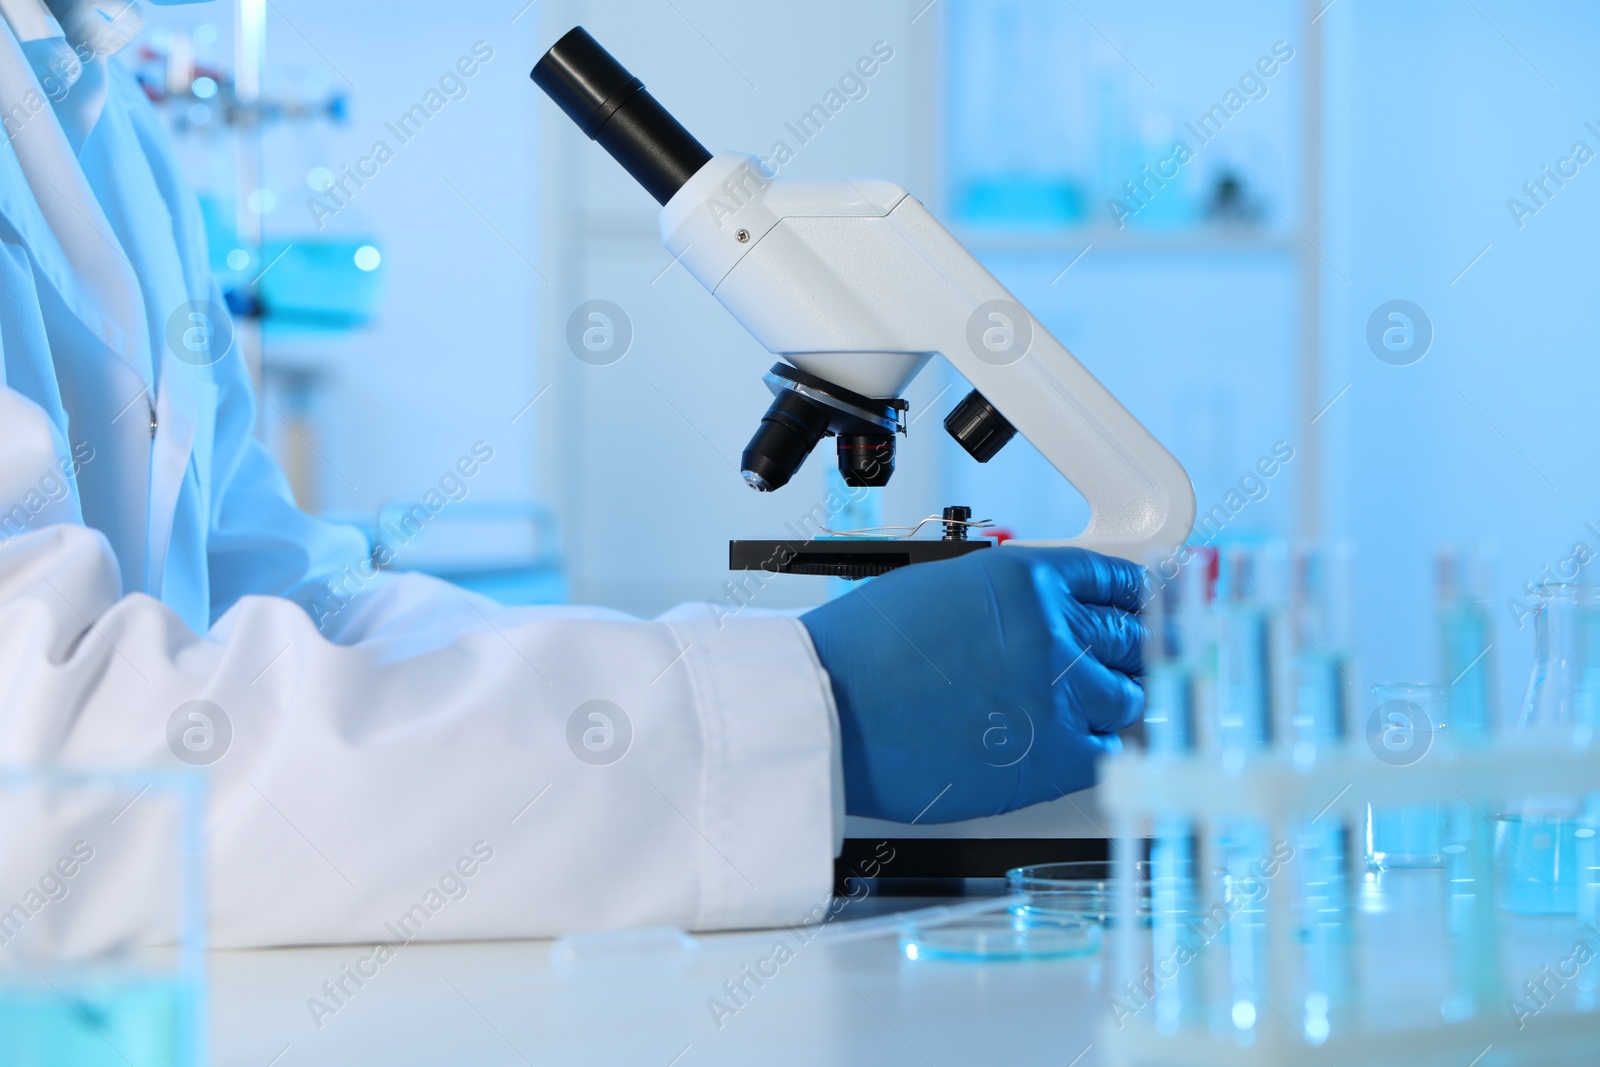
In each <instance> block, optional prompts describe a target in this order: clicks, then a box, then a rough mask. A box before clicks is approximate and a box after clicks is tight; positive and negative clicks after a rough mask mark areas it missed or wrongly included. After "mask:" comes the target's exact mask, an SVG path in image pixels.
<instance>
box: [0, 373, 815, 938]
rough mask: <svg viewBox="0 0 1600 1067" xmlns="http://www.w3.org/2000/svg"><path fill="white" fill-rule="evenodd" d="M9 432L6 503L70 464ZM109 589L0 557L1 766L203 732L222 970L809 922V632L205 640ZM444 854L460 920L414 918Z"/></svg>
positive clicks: (393, 594)
mask: <svg viewBox="0 0 1600 1067" xmlns="http://www.w3.org/2000/svg"><path fill="white" fill-rule="evenodd" d="M0 407H3V409H4V410H0V456H3V457H4V459H3V461H0V499H10V498H12V497H13V496H15V495H17V494H19V493H21V492H24V491H26V489H27V487H28V486H29V485H31V484H33V483H34V482H35V481H36V480H37V479H38V478H39V477H40V471H41V470H48V469H49V468H50V466H51V465H52V464H54V463H56V462H58V460H57V457H56V455H55V449H54V448H53V446H52V445H51V443H50V435H49V430H48V425H47V422H46V420H45V418H44V416H43V414H42V413H41V412H40V411H39V410H38V409H37V408H35V407H34V406H33V405H32V404H31V403H29V402H27V401H25V400H23V399H22V398H21V397H20V396H18V395H17V394H16V393H13V392H10V391H8V390H4V389H0ZM33 468H39V470H35V469H33ZM290 518H291V519H292V516H291V517H290ZM285 573H287V571H286V572H285ZM406 586H410V587H411V590H410V591H409V592H408V591H407V589H406ZM450 588H451V587H448V586H445V585H444V583H439V582H435V581H432V580H429V579H421V578H417V577H411V576H408V577H403V578H401V579H399V580H397V581H396V582H394V583H392V584H391V585H390V586H389V587H388V588H386V589H385V590H383V591H382V592H381V593H379V594H378V595H379V596H380V597H388V598H395V601H396V604H395V608H396V612H397V613H398V611H399V608H400V607H401V606H403V605H402V603H401V602H403V601H405V600H406V598H407V597H408V596H409V597H410V598H411V599H413V600H418V599H426V597H428V596H433V595H439V594H441V593H443V594H445V595H448V594H449V590H450ZM117 591H118V579H117V573H116V563H115V560H114V557H113V556H112V554H111V552H110V550H109V548H108V546H107V544H106V542H105V540H104V539H103V538H102V537H101V536H100V535H99V534H98V533H96V532H95V531H93V530H90V529H87V528H85V527H82V526H76V525H71V524H62V525H54V526H49V527H46V528H43V529H39V530H35V531H33V532H30V533H26V534H23V535H21V536H18V537H15V538H13V539H11V540H9V541H7V542H5V543H4V544H3V545H0V763H6V762H15V763H23V764H64V765H70V766H108V765H109V766H120V767H128V766H134V767H137V766H146V765H148V766H157V767H162V766H165V767H174V768H176V767H179V766H181V764H180V758H179V755H177V754H176V753H177V752H178V750H179V749H182V748H183V747H184V743H183V741H182V740H181V735H182V730H181V729H179V730H178V731H177V732H176V734H175V733H174V731H173V729H172V723H173V722H174V721H175V716H177V717H178V719H179V720H181V717H182V712H181V711H180V709H181V708H183V706H184V705H186V704H187V703H188V702H190V701H196V700H203V701H207V702H209V703H210V704H212V705H215V707H216V708H217V709H219V710H220V715H221V716H222V717H225V719H226V722H227V724H228V729H227V733H230V734H231V737H230V738H229V739H228V740H227V741H226V742H225V743H224V742H223V741H222V740H221V739H222V737H223V736H224V731H222V730H221V729H216V730H214V731H213V733H212V735H211V736H212V737H213V738H214V741H213V742H212V743H213V744H214V745H216V746H217V747H215V748H213V749H210V750H202V751H199V752H189V753H188V756H187V759H186V762H195V763H205V762H206V761H208V760H209V761H210V762H209V763H207V764H206V765H207V766H208V768H209V773H210V778H211V800H210V803H211V808H210V815H209V819H208V844H207V855H206V858H207V862H208V864H209V872H208V876H209V883H210V891H211V892H210V898H211V918H212V925H211V931H212V938H213V942H214V943H215V944H218V945H262V944H286V943H308V942H347V941H373V940H385V941H392V940H394V935H393V933H392V932H390V931H389V929H388V927H387V926H386V925H385V924H393V923H395V922H397V921H398V920H399V918H400V917H401V916H402V915H406V914H411V915H413V916H414V917H415V916H417V915H418V913H417V912H415V910H414V909H415V906H417V905H418V904H422V905H423V907H424V911H425V921H423V922H422V926H421V928H420V931H419V933H418V936H420V937H423V938H427V939H438V938H474V937H515V936H537V935H549V934H557V933H561V932H565V931H571V930H578V929H589V928H598V927H607V926H622V925H648V924H676V925H681V926H685V927H691V928H720V927H739V926H762V925H774V924H779V923H783V922H787V921H792V920H794V919H796V918H798V917H799V916H800V915H801V914H803V913H807V912H809V911H810V909H811V908H812V907H814V906H817V905H818V904H820V903H824V902H825V901H826V899H827V894H828V891H829V888H830V885H831V879H832V858H833V822H832V815H831V813H832V799H833V798H832V795H831V791H830V781H831V773H830V770H831V763H832V760H833V745H834V740H833V737H832V733H833V726H832V723H833V712H832V704H831V696H830V693H829V689H828V684H827V678H826V676H825V675H824V674H823V672H822V671H821V669H820V668H819V666H818V664H817V662H816V659H815V657H814V655H813V652H812V648H811V645H810V642H809V641H808V639H807V636H806V632H805V630H804V628H803V627H802V625H801V624H800V623H799V622H798V621H797V620H794V619H776V618H768V619H756V618H751V619H743V618H741V619H734V620H723V621H721V622H720V623H719V622H718V621H717V620H715V619H713V618H712V617H711V614H710V612H709V611H705V612H703V613H698V614H697V613H694V612H687V613H682V614H679V615H677V616H674V617H670V618H668V619H665V620H661V621H655V622H643V621H638V620H634V619H630V618H627V617H625V616H620V615H616V614H612V613H607V612H600V611H593V610H585V609H566V608H563V609H520V610H513V609H500V610H499V611H492V612H489V613H488V615H487V617H484V616H478V617H477V623H476V625H470V626H461V627H456V628H454V629H445V628H421V629H415V628H413V629H408V628H405V627H397V626H391V627H387V628H384V627H380V628H379V630H380V631H381V632H379V633H377V635H376V636H371V637H367V638H364V639H361V640H355V641H353V642H351V643H348V644H335V643H333V642H330V641H329V640H327V639H326V637H324V636H323V635H322V634H321V633H319V632H318V630H317V627H316V625H315V624H314V623H313V621H312V619H311V617H310V615H308V614H307V612H306V611H304V610H303V609H302V608H301V607H300V606H298V605H297V604H295V603H292V602H290V601H288V600H284V599H282V598H279V597H275V596H243V597H242V598H241V599H239V600H238V602H237V603H235V604H234V606H233V607H232V608H231V609H230V610H229V611H228V612H227V613H226V615H225V616H224V617H223V618H222V619H221V620H220V621H219V622H218V624H217V625H216V626H215V627H214V628H213V629H212V631H211V632H210V633H208V634H205V635H200V634H196V633H194V632H192V631H190V630H189V629H188V628H187V627H185V626H184V625H183V624H182V622H181V621H179V619H178V618H177V617H176V616H175V615H174V614H173V613H172V612H170V611H169V610H168V609H166V608H164V607H163V606H162V605H161V604H160V603H158V602H157V601H155V600H153V599H151V598H149V597H146V596H143V595H134V596H129V597H125V598H121V599H118V595H117ZM394 617H398V614H396V615H395V616H394ZM597 702H599V703H597ZM593 715H598V716H601V717H599V718H596V717H591V716H593ZM219 722H220V720H219ZM181 725H187V724H186V723H181ZM175 736H176V737H177V738H179V739H178V740H174V739H173V738H174V737H175ZM475 850H476V851H475ZM489 850H492V858H488V859H484V858H483V854H484V853H485V852H486V851H489ZM461 857H469V859H472V864H471V865H472V866H474V869H475V874H474V875H473V876H472V877H471V878H470V879H469V880H465V882H464V884H465V885H466V887H467V892H466V895H465V896H462V897H461V898H460V899H449V898H448V896H446V898H445V903H444V904H443V905H442V906H441V907H439V908H437V910H432V909H429V908H428V904H429V903H430V902H434V903H437V902H438V901H439V899H440V888H439V887H440V881H441V877H442V876H443V875H445V874H446V873H447V872H448V871H450V870H451V869H452V867H453V865H455V864H456V863H457V861H458V859H460V858H461ZM474 857H475V858H474ZM447 881H448V882H449V885H450V886H454V885H455V884H456V883H457V882H458V881H461V879H460V878H459V877H458V878H453V879H449V880H447ZM430 894H431V895H430ZM77 899H78V898H69V900H68V901H67V902H63V905H59V906H77V905H76V904H74V903H73V901H75V900H77ZM82 899H85V900H87V899H89V898H88V896H87V895H84V896H83V898H82Z"/></svg>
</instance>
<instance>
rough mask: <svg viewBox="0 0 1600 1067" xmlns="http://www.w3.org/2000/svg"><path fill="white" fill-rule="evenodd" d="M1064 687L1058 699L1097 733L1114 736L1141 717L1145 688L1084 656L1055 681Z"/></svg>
mask: <svg viewBox="0 0 1600 1067" xmlns="http://www.w3.org/2000/svg"><path fill="white" fill-rule="evenodd" d="M1055 684H1056V685H1058V686H1064V687H1065V691H1064V692H1063V693H1062V694H1061V695H1060V697H1059V699H1062V700H1064V701H1065V703H1066V706H1067V707H1068V708H1069V709H1070V713H1075V714H1074V717H1075V718H1077V719H1079V720H1081V722H1082V725H1083V726H1084V727H1086V728H1087V729H1089V730H1093V731H1095V732H1096V733H1103V734H1109V733H1115V732H1117V731H1118V730H1125V729H1127V728H1128V727H1129V726H1132V725H1133V724H1134V723H1136V722H1138V721H1139V719H1140V717H1141V716H1143V715H1144V687H1143V686H1141V685H1140V684H1139V683H1138V681H1137V680H1136V679H1134V678H1131V677H1129V676H1128V675H1126V674H1124V673H1123V672H1122V671H1119V670H1114V669H1113V668H1111V667H1107V666H1106V665H1105V664H1103V663H1101V662H1100V661H1099V660H1098V659H1096V658H1095V657H1094V654H1093V653H1087V654H1085V655H1084V656H1082V657H1081V658H1079V659H1078V661H1077V662H1076V663H1074V664H1073V665H1072V666H1071V667H1070V668H1068V669H1067V671H1066V673H1065V674H1063V675H1062V676H1061V677H1060V678H1058V679H1057V680H1056V683H1055Z"/></svg>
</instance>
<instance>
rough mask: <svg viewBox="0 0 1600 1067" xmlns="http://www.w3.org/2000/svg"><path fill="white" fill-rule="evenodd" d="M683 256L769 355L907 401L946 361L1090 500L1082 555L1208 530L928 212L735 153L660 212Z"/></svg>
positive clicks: (1162, 454)
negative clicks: (939, 360) (1196, 527)
mask: <svg viewBox="0 0 1600 1067" xmlns="http://www.w3.org/2000/svg"><path fill="white" fill-rule="evenodd" d="M661 236H662V240H663V241H664V242H665V243H666V246H667V249H668V251H670V252H671V253H672V254H673V255H674V256H675V257H677V258H678V259H679V261H680V262H681V263H682V265H683V266H684V267H685V268H687V269H688V271H689V273H691V274H693V275H694V276H695V277H696V278H698V279H699V280H700V282H701V284H703V285H704V286H705V287H706V288H707V289H708V290H710V291H711V292H712V293H713V294H714V295H715V296H716V298H717V299H718V300H719V301H721V302H722V304H723V306H724V307H726V308H727V309H728V310H729V311H730V312H732V313H733V315H734V317H735V318H737V319H738V320H739V321H740V322H741V323H743V324H744V325H745V327H746V328H747V329H748V330H749V331H750V332H751V334H753V335H754V336H755V338H756V340H758V341H760V342H761V343H762V345H764V346H765V347H766V348H767V349H768V350H769V351H771V352H772V353H774V354H775V355H778V356H781V357H782V358H783V359H785V360H787V361H788V362H789V363H791V364H793V365H794V366H796V367H798V368H800V369H801V370H803V371H807V372H809V373H811V374H814V375H816V376H818V377H821V378H824V379H827V380H828V381H829V382H833V383H835V384H837V385H839V386H842V387H844V388H845V389H848V390H851V391H853V392H856V393H860V394H862V395H863V396H867V397H875V398H893V397H898V396H899V395H900V394H901V393H902V392H903V391H904V390H905V387H906V385H907V384H908V383H909V382H910V381H911V379H912V378H914V377H915V376H916V374H917V372H918V371H920V370H921V369H922V367H923V365H924V364H926V363H927V361H928V359H929V357H930V356H933V355H942V356H944V357H945V358H946V359H948V360H949V361H950V362H951V364H953V365H954V366H955V368H956V370H958V371H960V372H961V374H962V375H963V376H964V377H965V378H966V379H967V380H968V381H969V382H971V383H972V385H973V386H974V387H975V388H976V389H977V390H978V391H979V392H980V393H982V394H983V396H984V398H986V399H987V400H988V401H989V402H990V403H991V404H992V405H994V407H995V408H997V409H998V410H999V412H1000V413H1001V414H1002V415H1004V416H1005V418H1006V420H1007V421H1009V422H1010V423H1011V425H1012V426H1014V427H1015V428H1016V430H1017V431H1018V432H1019V433H1021V434H1022V436H1023V437H1025V438H1027V439H1028V440H1029V441H1030V442H1032V443H1033V445H1034V447H1035V448H1037V449H1038V450H1039V452H1040V453H1041V454H1042V455H1043V456H1044V457H1045V458H1046V459H1047V460H1049V461H1050V463H1051V464H1052V465H1053V466H1054V467H1055V468H1056V470H1058V471H1060V472H1061V474H1062V476H1063V477H1065V478H1066V479H1067V480H1068V481H1069V482H1071V483H1072V485H1073V486H1074V487H1075V488H1077V490H1078V491H1079V492H1080V493H1082V494H1083V496H1084V498H1085V499H1086V500H1087V501H1088V503H1089V525H1088V526H1087V528H1085V529H1084V530H1083V531H1082V532H1081V533H1079V534H1078V535H1077V536H1075V537H1071V538H1067V539H1061V540H1049V541H1030V542H1012V543H1018V544H1050V545H1080V546H1083V547H1085V548H1092V549H1095V550H1096V551H1100V552H1106V553H1109V554H1113V555H1119V556H1124V557H1126V558H1130V559H1134V560H1143V559H1146V558H1149V557H1150V556H1151V555H1153V554H1154V553H1157V552H1163V551H1167V550H1170V549H1173V548H1175V547H1176V546H1178V545H1180V544H1181V543H1182V542H1183V541H1184V539H1185V538H1187V537H1188V535H1189V531H1190V528H1191V526H1192V525H1193V523H1194V513H1195V500H1194V489H1193V487H1192V485H1191V484H1190V482H1189V477H1188V475H1187V473H1185V471H1184V469H1183V467H1182V466H1181V465H1180V464H1179V463H1178V461H1177V460H1176V459H1174V458H1173V457H1172V455H1171V454H1170V453H1169V452H1168V451H1167V450H1166V449H1165V448H1163V447H1162V446H1161V444H1160V443H1159V442H1158V441H1157V440H1156V439H1155V438H1154V437H1153V436H1152V435H1151V434H1150V432H1149V431H1148V430H1146V429H1145V428H1144V426H1143V425H1142V424H1141V423H1140V422H1139V421H1138V420H1137V419H1135V418H1134V417H1133V416H1132V415H1131V414H1129V412H1128V410H1127V409H1126V408H1124V407H1123V406H1122V405H1121V404H1120V403H1118V402H1117V399H1116V398H1115V397H1113V396H1112V395H1111V393H1110V392H1109V391H1107V390H1106V388H1105V386H1103V385H1101V384H1100V382H1099V381H1097V380H1096V379H1095V377H1094V375H1092V374H1090V373H1089V372H1088V371H1087V370H1086V369H1084V367H1083V365H1082V364H1081V363H1079V362H1078V361H1077V360H1076V359H1075V358H1074V357H1073V355H1072V353H1070V352H1068V351H1067V349H1066V347H1065V346H1064V345H1062V344H1061V342H1060V341H1058V340H1056V339H1055V338H1054V337H1053V336H1051V334H1050V332H1049V331H1048V330H1046V329H1045V328H1044V326H1043V325H1042V324H1040V322H1039V321H1038V320H1037V319H1036V318H1034V317H1033V316H1032V315H1031V314H1030V313H1029V312H1027V311H1026V310H1025V309H1024V308H1023V307H1022V306H1021V305H1020V304H1019V303H1018V302H1017V301H1016V300H1015V298H1014V297H1012V296H1011V294H1010V293H1008V292H1007V291H1006V290H1005V287H1004V286H1002V285H1001V284H1000V283H999V281H997V280H996V279H995V277H994V276H993V275H992V274H990V273H989V272H988V271H987V270H985V269H984V268H983V266H982V265H981V264H979V263H978V261H977V260H976V259H974V258H973V256H972V254H971V253H969V252H968V251H967V250H966V249H965V248H963V247H962V246H961V244H960V243H959V242H958V241H957V240H956V239H955V238H954V237H953V236H952V235H951V234H950V232H949V231H948V230H946V229H945V228H944V227H943V226H941V225H940V224H939V223H938V221H936V220H935V219H934V217H933V216H932V215H931V214H929V213H928V210H927V209H926V208H924V207H923V206H922V204H921V203H919V202H918V201H917V200H916V199H915V198H914V197H912V196H911V195H910V194H908V193H907V192H906V191H905V190H904V189H902V188H900V187H899V186H897V185H893V184H890V183H888V182H881V181H854V182H851V181H840V182H798V181H783V180H780V179H773V178H769V177H768V176H767V175H766V174H765V173H764V172H763V170H762V167H761V164H760V162H759V161H758V160H757V159H755V158H754V157H751V156H743V155H738V154H732V153H725V154H722V155H718V156H715V157H713V158H712V160H711V162H709V163H707V164H706V165H705V166H703V167H702V168H701V169H700V170H699V171H697V172H696V173H695V174H694V176H693V177H691V178H690V179H689V180H688V182H687V183H686V184H685V185H684V186H683V187H682V188H681V189H679V190H678V192H677V193H676V194H675V195H673V197H672V198H671V200H669V201H668V202H667V204H666V205H665V207H663V208H662V210H661Z"/></svg>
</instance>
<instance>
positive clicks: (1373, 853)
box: [1367, 807, 1447, 868]
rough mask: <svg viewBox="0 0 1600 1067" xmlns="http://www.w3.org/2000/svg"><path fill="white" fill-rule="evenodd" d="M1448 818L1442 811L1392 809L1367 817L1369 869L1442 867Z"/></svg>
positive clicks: (1376, 812)
mask: <svg viewBox="0 0 1600 1067" xmlns="http://www.w3.org/2000/svg"><path fill="white" fill-rule="evenodd" d="M1446 823H1447V817H1446V814H1445V812H1444V810H1443V809H1442V808H1436V807H1411V808H1389V809H1384V810H1378V811H1373V810H1372V809H1370V808H1369V809H1368V814H1367V865H1368V866H1370V867H1383V868H1389V867H1442V866H1443V865H1444V845H1445V828H1446Z"/></svg>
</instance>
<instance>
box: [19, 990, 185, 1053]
mask: <svg viewBox="0 0 1600 1067" xmlns="http://www.w3.org/2000/svg"><path fill="white" fill-rule="evenodd" d="M52 981H53V983H54V985H53V986H52V985H51V984H50V983H29V984H27V985H22V984H0V1067H64V1065H71V1067H102V1065H104V1067H190V1065H193V1064H196V1063H198V1062H199V1050H198V1048H197V1047H196V1046H197V1041H198V1035H199V1027H198V1026H197V1025H196V1017H197V1013H198V1012H199V996H198V995H197V991H196V987H195V986H194V985H193V984H191V983H188V982H183V981H180V980H178V979H174V978H161V979H139V978H132V979H130V978H119V979H106V980H99V981H85V980H82V979H76V980H75V979H72V978H67V977H58V978H54V979H52Z"/></svg>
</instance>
